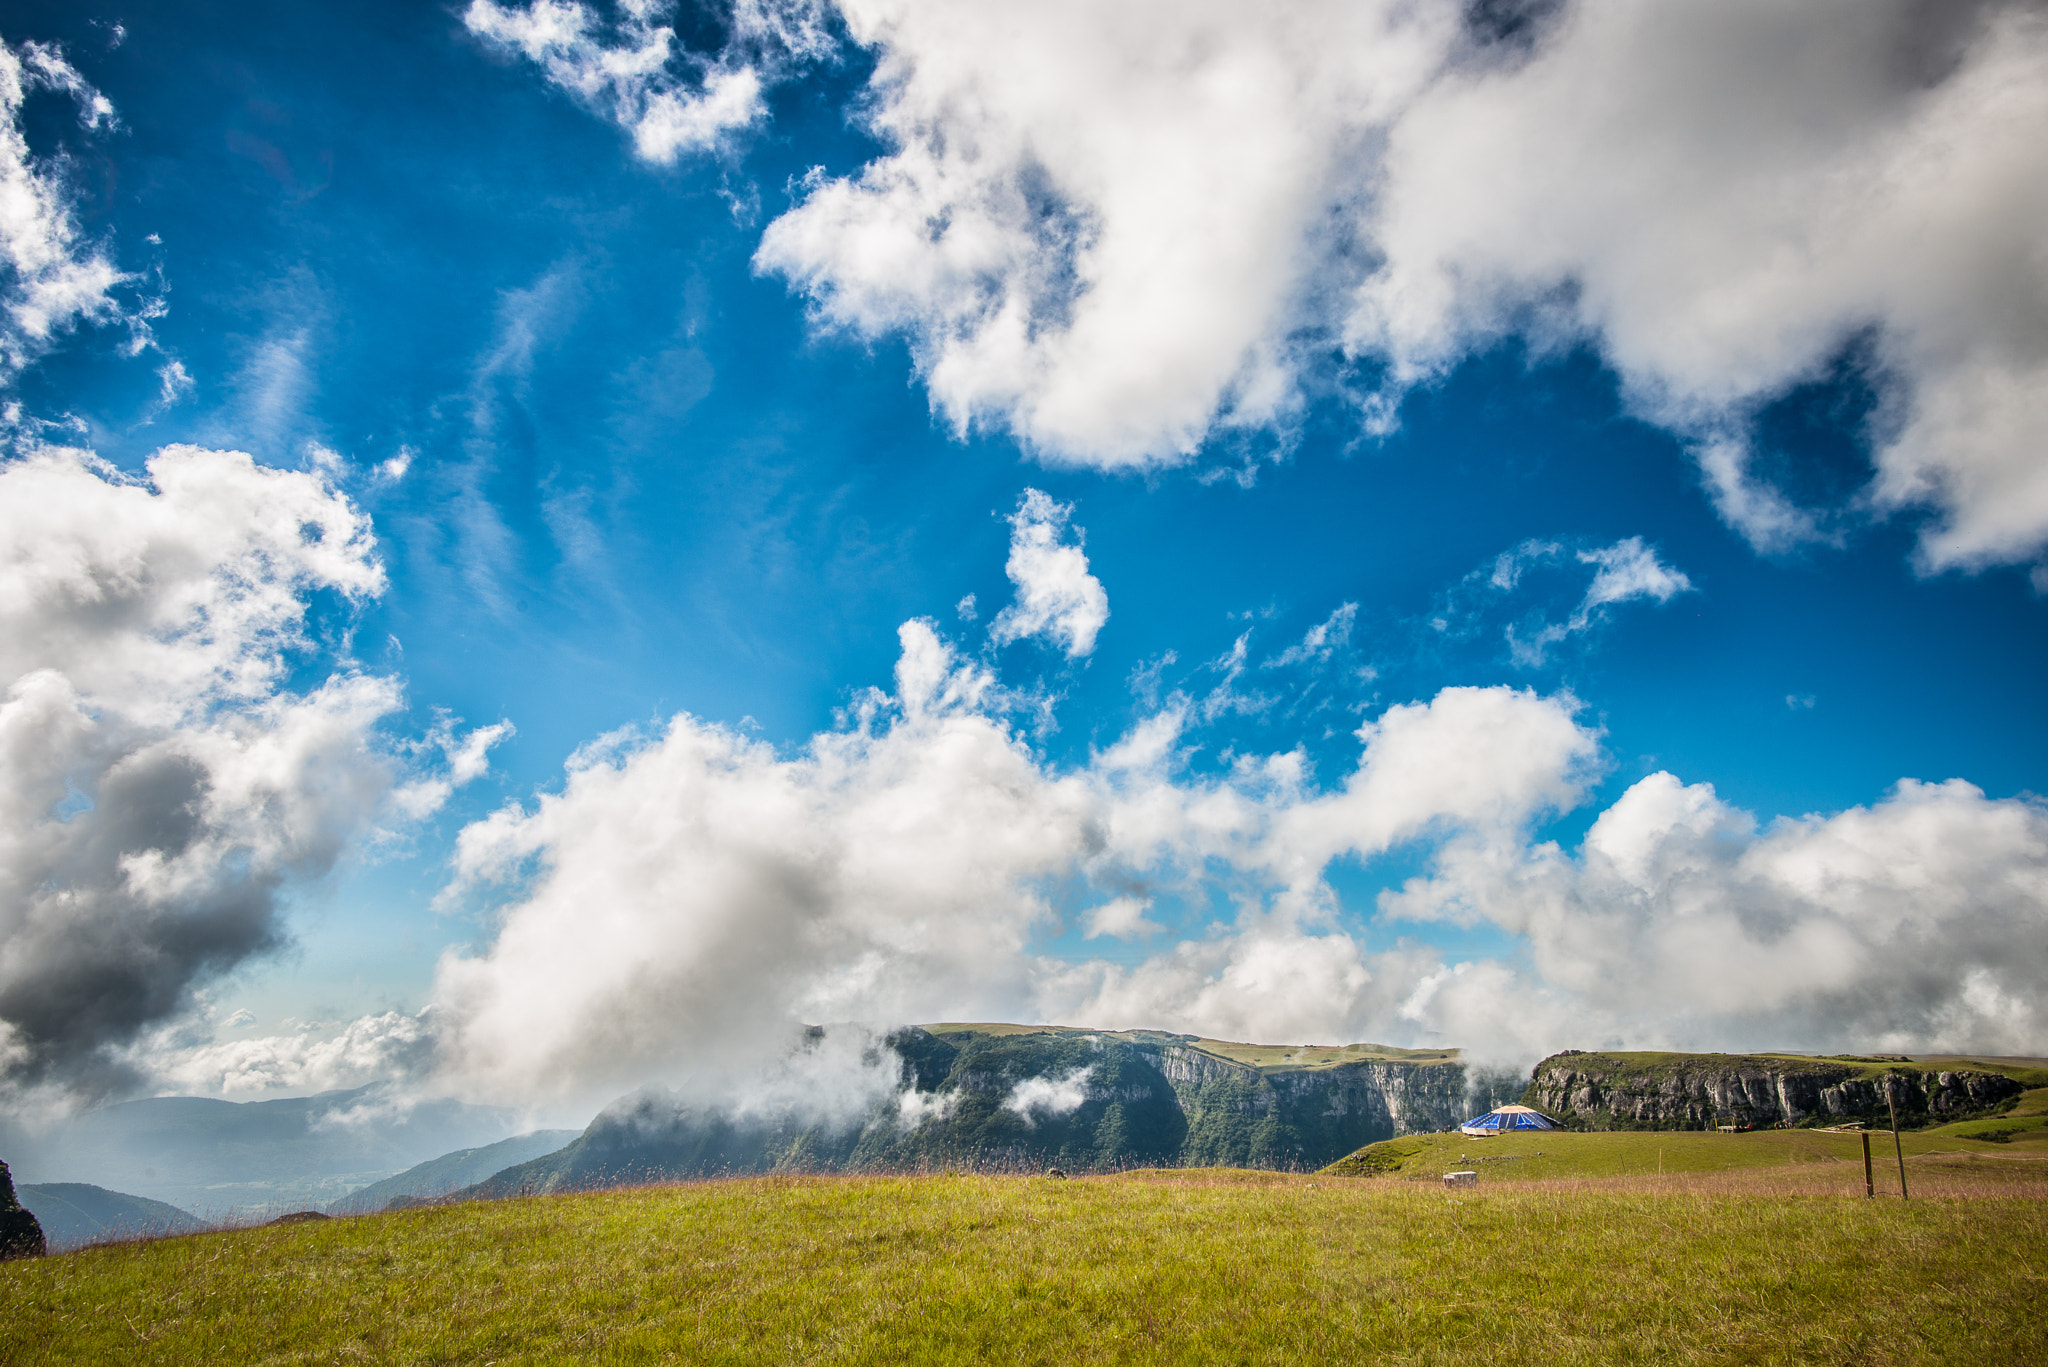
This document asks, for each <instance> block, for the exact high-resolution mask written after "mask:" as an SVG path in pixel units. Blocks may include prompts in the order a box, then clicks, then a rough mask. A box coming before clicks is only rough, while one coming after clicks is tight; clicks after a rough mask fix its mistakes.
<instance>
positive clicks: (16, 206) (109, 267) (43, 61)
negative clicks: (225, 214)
mask: <svg viewBox="0 0 2048 1367" xmlns="http://www.w3.org/2000/svg"><path fill="white" fill-rule="evenodd" d="M38 90H47V91H52V92H56V93H58V94H61V95H63V96H66V97H68V98H69V99H71V100H72V101H73V102H74V103H75V104H76V105H77V108H78V122H79V125H80V126H81V127H82V128H84V129H85V130H86V131H88V132H93V131H99V130H103V129H108V128H111V127H112V126H113V123H114V107H113V105H112V104H110V103H108V101H107V98H106V96H104V95H102V94H100V93H99V92H98V91H97V90H95V89H93V88H92V86H91V85H90V84H88V83H87V82H86V80H85V78H84V77H83V76H81V75H79V74H78V71H77V69H76V68H74V67H73V66H71V64H70V63H68V62H66V61H65V60H64V57H63V54H62V53H61V52H60V51H58V49H56V48H54V47H49V46H46V45H44V44H41V43H33V42H30V43H23V44H21V45H20V46H19V47H11V46H9V45H7V44H6V43H4V42H0V384H4V383H6V382H7V381H9V380H11V379H12V378H13V377H14V375H15V374H16V373H17V372H19V371H20V370H21V368H22V367H23V366H26V365H27V364H29V362H31V361H33V360H34V359H35V358H36V357H37V356H39V355H41V354H42V353H43V351H44V350H45V349H47V348H48V347H49V345H50V344H51V343H52V342H53V341H54V340H55V339H56V338H57V337H58V336H59V335H60V334H62V333H63V332H64V331H66V330H67V329H69V328H71V327H73V326H74V325H76V324H78V323H82V322H83V323H103V322H109V321H113V320H115V319H118V318H120V317H122V309H121V305H120V303H119V301H118V300H116V299H115V297H114V293H113V291H114V290H115V289H116V287H118V286H120V285H121V284H123V283H124V282H126V281H127V280H128V279H129V277H128V276H127V275H126V274H124V273H123V272H122V271H121V270H120V269H119V268H118V267H116V266H115V265H114V264H113V262H112V261H111V260H109V259H108V257H107V255H106V253H105V251H104V249H103V248H102V247H101V246H99V245H98V244H96V243H93V242H90V241H88V240H87V239H86V237H85V235H84V233H83V232H82V231H81V230H80V228H79V225H78V215H77V213H76V211H75V210H74V209H73V207H72V200H71V192H70V187H69V186H68V185H67V184H66V181H65V175H66V169H67V168H66V167H65V164H64V163H63V161H62V160H61V159H54V160H53V159H50V158H43V157H38V156H36V155H35V154H34V153H33V152H32V151H31V150H30V148H29V145H28V139H27V137H26V136H25V135H24V134H23V132H22V106H23V104H24V103H26V101H27V100H28V97H29V96H30V95H32V94H34V93H35V92H36V91H38ZM170 385H171V382H170V380H168V379H166V380H165V388H166V391H167V394H168V393H169V391H170Z"/></svg>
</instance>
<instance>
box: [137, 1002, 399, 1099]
mask: <svg viewBox="0 0 2048 1367" xmlns="http://www.w3.org/2000/svg"><path fill="white" fill-rule="evenodd" d="M247 1015H248V1013H247V1012H239V1013H237V1016H247ZM250 1019H251V1020H253V1017H250ZM246 1023H248V1022H247V1021H244V1020H238V1019H237V1018H236V1017H230V1018H229V1019H228V1020H227V1021H225V1022H223V1024H224V1025H226V1026H229V1027H233V1026H235V1025H238V1024H246ZM185 1033H187V1032H186V1031H183V1030H181V1029H180V1028H178V1027H173V1028H171V1029H167V1030H163V1031H158V1032H153V1033H152V1034H150V1035H148V1036H145V1037H144V1038H143V1039H142V1040H140V1041H138V1042H137V1043H136V1044H135V1045H134V1046H133V1047H132V1048H130V1049H128V1050H126V1051H124V1052H125V1054H126V1056H127V1058H128V1059H129V1061H130V1063H131V1065H132V1066H134V1067H135V1069H136V1070H137V1071H138V1072H140V1073H142V1074H144V1075H145V1076H148V1077H149V1078H150V1079H151V1080H152V1082H154V1083H155V1084H156V1085H157V1086H158V1087H160V1088H163V1089H166V1090H175V1091H177V1092H179V1093H182V1094H185V1095H198V1096H222V1097H237V1096H248V1095H262V1094H264V1093H276V1092H283V1091H290V1092H300V1093H304V1092H325V1091H335V1090H338V1089H341V1088H347V1087H361V1086H364V1085H366V1084H368V1083H372V1082H387V1081H391V1080H394V1079H406V1078H410V1077H412V1076H414V1075H416V1074H418V1073H420V1072H421V1071H423V1069H424V1067H425V1065H426V1064H428V1063H429V1062H430V1061H431V1058H432V1053H433V1048H434V1033H433V1028H432V1019H431V1017H430V1016H427V1015H419V1016H408V1015H405V1014H403V1013H401V1012H397V1011H387V1012H384V1013H382V1014H380V1015H374V1016H362V1017H359V1018H358V1019H356V1020H353V1021H347V1022H342V1023H339V1024H338V1025H335V1026H332V1027H328V1028H321V1027H319V1026H313V1025H309V1026H306V1027H304V1028H301V1029H299V1030H294V1031H292V1032H290V1033H288V1034H282V1035H260V1036H252V1037H249V1038H246V1039H237V1040H213V1039H211V1038H202V1039H198V1040H191V1039H187V1038H184V1037H183V1036H184V1034H185Z"/></svg>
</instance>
